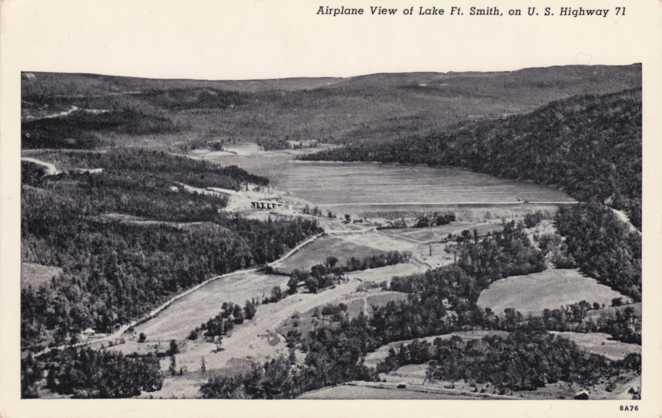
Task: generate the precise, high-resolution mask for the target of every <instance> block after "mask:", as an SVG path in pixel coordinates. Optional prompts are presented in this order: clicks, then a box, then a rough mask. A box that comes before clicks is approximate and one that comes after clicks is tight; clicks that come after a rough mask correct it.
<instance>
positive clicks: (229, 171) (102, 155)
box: [23, 148, 269, 190]
mask: <svg viewBox="0 0 662 418" xmlns="http://www.w3.org/2000/svg"><path fill="white" fill-rule="evenodd" d="M37 157H38V158H42V159H44V160H46V161H49V162H51V161H52V162H53V163H54V164H55V165H56V166H57V167H58V169H60V171H62V172H64V173H65V174H64V175H66V174H67V173H68V174H69V175H71V174H74V173H77V172H79V171H81V170H80V169H84V170H86V169H101V170H102V171H103V173H104V175H101V176H93V179H90V181H92V183H91V186H97V184H96V183H94V182H95V181H96V182H101V183H108V182H111V183H112V182H113V181H116V182H117V181H121V182H123V183H124V184H121V185H120V187H135V183H144V182H149V183H148V184H147V185H146V186H147V187H149V188H154V186H159V187H163V186H172V185H175V184H178V183H184V184H187V185H190V186H194V187H200V188H205V187H218V188H225V189H234V190H239V187H240V185H241V184H244V183H253V184H257V185H261V186H264V185H267V184H269V179H267V178H265V177H261V176H256V175H254V174H250V173H248V172H246V171H245V170H243V169H241V168H239V167H237V166H221V165H219V164H215V163H211V162H208V161H203V160H195V159H192V158H188V157H184V156H179V155H173V154H170V153H167V152H163V151H153V150H147V149H141V148H130V149H129V148H112V149H110V150H107V151H99V152H96V151H90V152H80V151H54V152H46V151H41V152H40V154H37ZM23 166H24V169H23V171H24V173H25V174H28V176H27V178H24V179H23V182H24V183H29V184H34V183H35V182H36V181H37V180H38V178H36V179H35V178H33V177H35V174H34V173H33V171H35V170H38V169H37V168H35V167H31V165H30V164H23ZM51 178H52V177H51ZM55 179H56V180H58V179H59V177H55Z"/></svg>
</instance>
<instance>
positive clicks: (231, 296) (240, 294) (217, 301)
mask: <svg viewBox="0 0 662 418" xmlns="http://www.w3.org/2000/svg"><path fill="white" fill-rule="evenodd" d="M287 280H288V277H287V276H278V275H268V274H261V273H245V274H240V275H237V276H234V277H231V278H227V279H219V280H216V281H213V282H211V283H209V284H207V285H206V286H203V287H201V288H200V289H198V290H197V291H195V292H193V293H191V294H190V295H187V296H186V297H184V298H182V299H181V300H179V301H177V302H175V303H174V304H173V305H172V306H170V307H168V308H167V309H166V310H165V311H163V312H162V313H161V314H160V315H158V316H157V317H156V318H153V319H151V320H149V321H147V322H145V323H143V324H141V325H139V326H137V327H136V332H137V333H140V332H144V333H145V335H147V338H148V340H149V339H158V340H168V339H171V338H173V339H183V338H186V337H187V336H188V334H189V332H190V331H191V330H192V329H193V328H195V327H197V326H198V325H200V324H201V323H202V322H206V321H207V320H208V319H210V318H212V317H214V316H216V314H218V312H219V311H220V309H221V304H222V303H223V302H234V303H238V304H241V305H243V304H244V302H245V301H246V300H249V299H252V298H258V299H260V300H261V298H262V296H266V295H269V293H270V292H271V289H272V288H273V287H274V286H279V287H282V288H284V287H285V285H286V283H287Z"/></svg>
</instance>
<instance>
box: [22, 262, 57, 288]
mask: <svg viewBox="0 0 662 418" xmlns="http://www.w3.org/2000/svg"><path fill="white" fill-rule="evenodd" d="M61 273H62V269H61V268H60V267H56V266H45V265H43V264H35V263H21V287H22V288H23V287H28V286H32V287H34V288H36V287H41V286H46V285H47V284H48V283H49V282H50V280H51V278H53V277H56V276H57V275H59V274H61Z"/></svg>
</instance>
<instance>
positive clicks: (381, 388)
mask: <svg viewBox="0 0 662 418" xmlns="http://www.w3.org/2000/svg"><path fill="white" fill-rule="evenodd" d="M298 399H412V400H413V399H415V400H432V399H437V400H439V399H477V397H475V396H469V395H460V394H457V395H454V394H452V393H448V392H442V391H433V390H425V389H419V390H415V389H412V388H405V389H398V388H397V385H395V384H386V383H384V384H370V383H367V382H356V383H355V384H345V385H338V386H331V387H326V388H322V389H318V390H314V391H310V392H306V393H304V394H303V395H301V396H299V398H298Z"/></svg>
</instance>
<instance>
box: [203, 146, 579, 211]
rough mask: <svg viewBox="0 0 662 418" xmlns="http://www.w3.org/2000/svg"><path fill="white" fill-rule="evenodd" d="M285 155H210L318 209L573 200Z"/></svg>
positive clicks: (447, 173)
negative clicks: (304, 159)
mask: <svg viewBox="0 0 662 418" xmlns="http://www.w3.org/2000/svg"><path fill="white" fill-rule="evenodd" d="M295 157H296V153H295V152H290V151H269V152H258V153H255V154H252V155H218V154H213V153H212V154H209V155H208V156H207V159H209V160H212V161H218V162H220V163H221V164H223V165H237V166H239V167H241V168H243V169H245V170H247V171H249V172H251V173H254V174H259V175H262V176H265V177H268V178H269V179H270V181H271V184H272V185H273V186H275V187H276V188H278V189H280V190H284V191H286V192H289V193H290V194H292V195H294V196H296V197H299V198H302V199H305V200H307V201H309V202H312V203H314V204H316V205H318V206H320V207H333V206H361V205H377V206H380V205H453V204H459V205H462V204H465V205H467V204H468V205H482V204H509V203H510V204H516V203H518V200H527V201H530V202H573V201H574V199H572V198H570V197H569V196H568V195H567V194H565V193H564V192H562V191H559V190H555V189H553V188H550V187H545V186H539V185H536V184H532V183H527V182H520V181H512V180H506V179H500V178H496V177H493V176H490V175H486V174H480V173H474V172H471V171H468V170H463V169H459V168H452V167H428V166H425V165H402V164H382V163H370V162H350V163H343V162H326V161H323V162H318V161H298V160H296V159H295Z"/></svg>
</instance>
